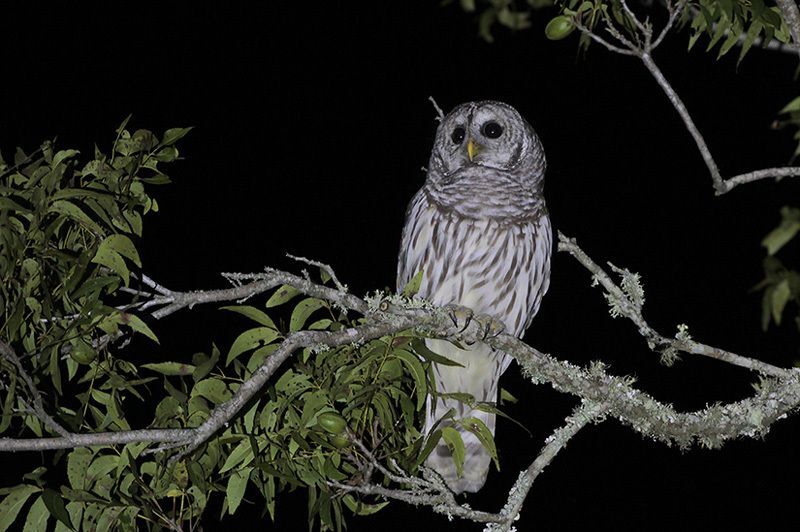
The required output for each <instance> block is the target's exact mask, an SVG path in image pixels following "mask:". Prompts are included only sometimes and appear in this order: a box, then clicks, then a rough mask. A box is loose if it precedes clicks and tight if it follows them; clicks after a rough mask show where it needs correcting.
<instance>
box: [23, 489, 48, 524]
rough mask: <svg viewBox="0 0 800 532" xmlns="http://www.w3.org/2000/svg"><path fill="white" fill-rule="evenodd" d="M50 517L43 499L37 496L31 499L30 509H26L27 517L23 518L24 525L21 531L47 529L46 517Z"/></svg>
mask: <svg viewBox="0 0 800 532" xmlns="http://www.w3.org/2000/svg"><path fill="white" fill-rule="evenodd" d="M49 517H50V512H49V511H48V510H47V506H46V505H45V504H44V500H42V497H41V496H39V497H37V498H36V500H35V501H33V504H32V505H31V507H30V509H29V510H28V517H27V518H26V519H25V526H24V527H23V529H22V532H40V531H43V530H47V519H48V518H49Z"/></svg>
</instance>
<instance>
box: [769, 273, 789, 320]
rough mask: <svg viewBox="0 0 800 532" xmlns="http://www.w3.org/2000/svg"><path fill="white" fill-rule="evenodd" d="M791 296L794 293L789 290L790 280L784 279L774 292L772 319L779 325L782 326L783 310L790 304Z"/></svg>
mask: <svg viewBox="0 0 800 532" xmlns="http://www.w3.org/2000/svg"><path fill="white" fill-rule="evenodd" d="M791 295H792V291H791V289H790V288H789V279H784V280H783V281H781V282H780V283H778V284H777V285H776V286H775V289H774V290H773V291H772V309H771V310H772V319H774V320H775V323H776V324H777V325H780V324H781V316H782V315H783V309H784V307H786V303H788V302H789V298H790V297H791Z"/></svg>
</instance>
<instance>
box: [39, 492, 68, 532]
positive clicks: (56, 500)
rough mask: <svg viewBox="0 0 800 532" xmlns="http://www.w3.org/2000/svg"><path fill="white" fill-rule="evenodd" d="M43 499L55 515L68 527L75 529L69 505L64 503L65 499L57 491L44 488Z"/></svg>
mask: <svg viewBox="0 0 800 532" xmlns="http://www.w3.org/2000/svg"><path fill="white" fill-rule="evenodd" d="M42 501H44V505H45V506H46V507H47V510H48V511H49V512H50V514H51V515H52V516H53V517H55V518H56V519H57V520H58V521H60V522H62V523H64V525H66V526H67V528H70V529H72V530H75V527H74V526H73V525H72V520H71V519H70V518H69V512H68V511H67V507H66V506H65V505H64V499H63V497H61V495H60V494H59V493H58V492H57V491H54V490H51V489H46V490H44V491H43V492H42Z"/></svg>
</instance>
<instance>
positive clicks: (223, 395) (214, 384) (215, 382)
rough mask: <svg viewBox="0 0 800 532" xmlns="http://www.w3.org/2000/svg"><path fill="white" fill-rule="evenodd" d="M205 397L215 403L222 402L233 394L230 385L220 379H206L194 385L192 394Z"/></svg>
mask: <svg viewBox="0 0 800 532" xmlns="http://www.w3.org/2000/svg"><path fill="white" fill-rule="evenodd" d="M195 395H199V396H201V397H205V398H206V399H208V400H209V401H211V402H212V403H214V404H217V405H218V404H221V403H224V402H225V401H227V400H228V399H230V398H231V396H232V395H233V394H232V393H231V391H230V390H229V389H228V386H227V385H226V384H225V383H224V382H222V381H221V380H219V379H205V380H202V381H200V382H198V383H197V384H195V385H194V388H192V396H195Z"/></svg>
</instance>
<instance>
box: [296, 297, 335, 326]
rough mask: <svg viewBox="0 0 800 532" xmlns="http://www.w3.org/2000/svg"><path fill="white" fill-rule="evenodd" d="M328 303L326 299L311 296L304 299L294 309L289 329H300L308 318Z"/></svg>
mask: <svg viewBox="0 0 800 532" xmlns="http://www.w3.org/2000/svg"><path fill="white" fill-rule="evenodd" d="M325 305H327V303H325V301H323V300H321V299H317V298H316V297H309V298H306V299H304V300H302V301H301V302H300V303H298V304H297V306H296V307H295V308H294V310H293V311H292V318H291V319H290V320H289V330H290V331H292V332H295V331H299V330H300V329H302V328H303V325H305V324H306V321H307V320H308V318H309V317H310V316H311V315H312V314H313V313H314V312H315V311H316V310H318V309H320V308H322V307H324V306H325Z"/></svg>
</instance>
